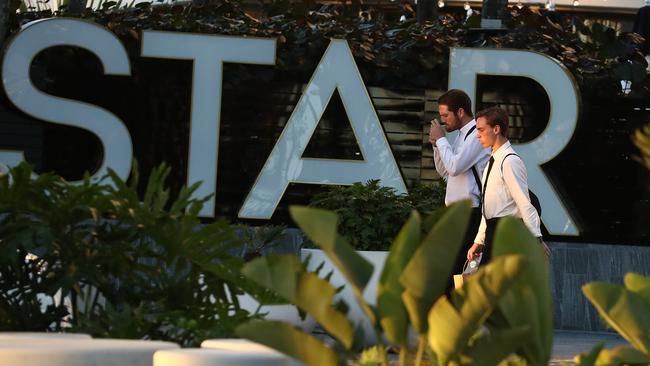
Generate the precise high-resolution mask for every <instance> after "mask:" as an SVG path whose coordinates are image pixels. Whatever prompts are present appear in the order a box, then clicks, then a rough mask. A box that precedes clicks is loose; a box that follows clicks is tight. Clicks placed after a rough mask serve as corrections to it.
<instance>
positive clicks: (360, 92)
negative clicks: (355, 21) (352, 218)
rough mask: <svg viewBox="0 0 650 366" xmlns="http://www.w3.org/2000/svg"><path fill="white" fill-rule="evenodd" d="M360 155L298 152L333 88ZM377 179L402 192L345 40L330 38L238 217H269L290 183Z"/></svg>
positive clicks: (378, 125) (401, 180) (392, 158)
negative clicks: (312, 155)
mask: <svg viewBox="0 0 650 366" xmlns="http://www.w3.org/2000/svg"><path fill="white" fill-rule="evenodd" d="M337 89H338V91H339V94H340V96H341V100H342V102H343V106H344V107H345V111H346V113H347V115H348V118H349V119H350V123H351V125H352V130H353V132H354V135H355V137H356V138H357V143H358V144H359V148H360V149H361V153H362V155H363V157H364V160H359V161H357V160H335V159H310V158H303V157H302V154H303V152H304V151H305V148H306V147H307V144H308V143H309V140H310V138H311V136H312V134H313V133H314V130H315V129H316V125H317V124H318V122H319V121H320V119H321V117H322V115H323V112H324V111H325V108H326V107H327V104H328V103H329V100H330V98H331V97H332V94H334V91H335V90H337ZM369 179H380V180H381V184H382V185H384V186H388V187H393V188H395V190H396V191H397V192H399V193H404V192H406V186H405V185H404V180H403V179H402V175H401V174H400V171H399V168H398V166H397V163H396V162H395V158H394V157H393V153H392V152H391V150H390V146H389V145H388V141H387V140H386V136H385V134H384V131H383V129H382V127H381V124H380V123H379V119H378V118H377V114H376V112H375V109H374V107H373V105H372V102H371V100H370V96H369V95H368V91H367V90H366V87H365V85H364V84H363V80H362V79H361V75H360V74H359V70H358V69H357V65H356V64H355V62H354V58H353V57H352V53H351V52H350V48H349V47H348V44H347V42H346V41H345V40H332V41H331V43H330V44H329V46H328V48H327V50H326V51H325V54H324V55H323V58H322V59H321V60H320V63H319V64H318V66H317V67H316V71H315V72H314V74H313V75H312V78H311V81H310V82H309V84H308V85H307V88H306V89H305V91H304V92H303V94H302V96H301V97H300V101H299V102H298V104H297V105H296V108H295V109H294V111H293V113H292V114H291V117H290V118H289V120H288V121H287V124H286V125H285V127H284V130H283V131H282V134H281V135H280V138H279V139H278V141H277V143H276V145H275V147H274V148H273V150H272V151H271V155H269V157H268V159H267V160H266V163H265V164H264V167H263V168H262V171H261V172H260V174H259V176H258V177H257V180H256V181H255V184H254V185H253V188H252V189H251V191H250V192H249V194H248V197H246V200H245V201H244V204H243V206H242V208H241V210H240V211H239V217H241V218H256V219H268V218H270V217H271V216H272V215H273V212H274V211H275V208H276V207H277V205H278V203H279V202H280V199H281V198H282V196H283V194H284V191H285V190H286V189H287V186H288V185H289V183H292V182H294V183H310V184H353V183H354V182H365V181H367V180H369Z"/></svg>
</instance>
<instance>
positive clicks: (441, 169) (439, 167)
mask: <svg viewBox="0 0 650 366" xmlns="http://www.w3.org/2000/svg"><path fill="white" fill-rule="evenodd" d="M433 163H434V164H435V166H436V171H437V172H438V174H440V176H441V177H443V178H445V179H446V178H447V176H448V175H449V173H447V169H445V164H444V163H443V162H442V159H441V158H440V152H439V151H438V148H437V147H435V146H434V147H433Z"/></svg>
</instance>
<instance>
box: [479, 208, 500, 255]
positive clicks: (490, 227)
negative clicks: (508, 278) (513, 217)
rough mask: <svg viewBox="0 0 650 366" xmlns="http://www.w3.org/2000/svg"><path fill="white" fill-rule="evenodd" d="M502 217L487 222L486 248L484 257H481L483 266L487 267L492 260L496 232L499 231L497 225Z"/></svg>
mask: <svg viewBox="0 0 650 366" xmlns="http://www.w3.org/2000/svg"><path fill="white" fill-rule="evenodd" d="M501 219H502V217H495V218H493V219H488V220H485V223H486V227H485V247H483V257H481V266H483V265H486V264H488V263H489V262H490V259H492V247H493V244H494V232H495V231H496V229H497V224H498V223H499V221H500V220H501Z"/></svg>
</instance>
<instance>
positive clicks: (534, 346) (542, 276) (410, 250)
mask: <svg viewBox="0 0 650 366" xmlns="http://www.w3.org/2000/svg"><path fill="white" fill-rule="evenodd" d="M470 210H471V208H470V205H469V203H468V202H461V203H457V204H454V205H452V206H450V207H448V208H444V209H441V210H439V211H437V212H436V213H435V214H433V215H432V216H431V217H429V218H427V219H425V220H422V219H421V217H420V215H419V214H418V213H417V211H414V212H412V214H411V216H410V217H409V219H408V220H407V221H406V223H405V224H404V226H403V227H402V229H401V230H400V232H399V234H398V235H397V237H396V238H395V240H394V242H393V244H392V246H391V250H390V253H389V255H388V258H387V260H386V264H385V266H384V268H383V270H382V272H381V276H380V279H379V285H378V289H377V301H376V304H370V303H367V302H365V301H364V300H363V296H362V293H363V291H364V289H365V287H366V285H367V283H368V281H369V279H370V276H371V275H372V272H373V268H372V265H371V264H370V263H369V262H367V261H366V260H365V259H363V257H361V256H360V255H359V254H358V253H357V252H356V251H355V250H354V249H353V248H352V247H351V246H350V244H349V242H348V241H347V240H346V238H345V237H343V236H341V235H339V234H338V233H337V229H336V228H337V224H338V222H337V221H338V216H337V214H335V213H334V212H330V211H325V210H321V209H315V208H306V207H296V206H294V207H291V209H290V212H291V215H292V217H293V219H294V220H295V222H296V223H297V225H298V226H299V227H300V229H302V230H303V231H304V232H305V234H306V235H307V236H308V237H309V238H310V239H311V240H312V241H313V242H314V243H316V244H317V245H318V246H319V247H320V248H321V249H322V250H323V251H324V252H325V253H326V254H327V255H328V257H329V258H330V260H331V261H332V262H333V263H334V264H335V265H336V267H337V268H338V270H339V271H340V272H341V273H342V274H343V276H344V277H345V278H346V279H347V283H348V286H350V287H351V288H352V290H353V293H354V295H355V298H356V301H357V302H358V303H359V305H360V306H361V308H362V309H363V310H364V312H365V315H366V316H367V318H368V319H369V321H370V322H371V323H372V324H373V326H374V330H375V332H376V334H375V336H376V340H377V342H378V344H377V345H375V346H374V347H370V348H367V349H364V347H365V343H364V342H363V340H362V334H360V332H359V328H356V329H355V326H354V325H353V324H352V323H351V322H350V321H349V320H348V319H347V318H346V316H345V311H344V310H343V309H345V308H346V306H344V305H343V304H342V302H343V300H337V299H335V296H334V294H335V290H334V288H333V287H332V286H331V285H330V284H328V283H327V282H326V281H324V280H323V279H321V278H319V277H318V276H317V275H315V274H314V273H311V272H308V271H306V270H305V268H304V267H302V266H300V262H299V260H298V258H296V257H295V256H269V257H262V258H258V259H255V260H254V261H252V262H250V263H248V264H246V265H245V266H244V268H243V270H242V272H243V273H244V274H245V275H246V276H247V277H249V278H251V279H253V280H254V281H256V282H258V283H259V284H261V285H263V286H265V287H267V288H269V289H272V290H273V291H275V292H276V293H277V294H278V295H279V296H281V297H283V298H285V299H286V300H288V301H290V302H292V303H294V304H296V305H297V306H298V308H300V309H301V310H303V311H305V312H306V313H308V314H309V315H311V316H312V317H313V318H314V319H315V320H316V321H317V322H318V323H320V325H321V326H322V327H323V328H324V329H325V330H326V331H327V332H328V333H329V334H330V335H331V336H332V338H333V339H334V342H333V345H326V344H325V343H323V342H322V341H321V340H319V339H317V338H315V337H313V336H312V335H309V334H306V333H304V332H302V331H300V330H299V329H296V328H293V327H292V326H290V325H288V324H285V323H282V322H275V321H262V320H253V321H251V322H249V323H246V324H243V325H241V326H239V327H238V328H237V334H238V335H240V336H242V337H245V338H249V339H251V340H254V341H256V342H260V343H263V344H265V345H267V346H270V347H273V348H275V349H277V350H279V351H281V352H283V353H285V354H288V355H290V356H292V357H294V358H296V359H298V360H300V361H302V362H304V363H306V364H308V365H338V364H345V363H349V362H352V363H354V364H357V365H387V364H388V356H387V349H388V347H389V345H394V346H399V349H400V354H399V364H400V365H406V364H409V365H410V364H415V365H423V364H425V362H426V363H427V364H435V365H497V364H499V363H501V362H503V363H504V364H507V363H508V362H510V361H509V360H510V359H509V356H510V355H511V354H517V355H519V357H521V359H523V360H526V361H527V362H529V363H530V364H534V365H542V364H547V363H548V360H549V358H550V350H551V337H552V332H553V331H552V329H553V327H552V321H551V299H550V290H549V288H548V283H547V281H548V273H547V263H546V260H545V257H544V255H543V253H542V250H541V248H540V247H539V245H538V243H537V241H536V240H535V238H534V237H533V236H532V235H531V234H530V232H529V231H528V230H527V229H526V228H525V226H524V225H523V223H521V222H520V220H516V219H504V220H503V221H502V222H501V223H500V224H499V227H498V228H497V232H496V240H495V242H496V244H495V247H494V254H495V257H494V259H493V261H492V262H491V263H490V264H488V265H485V266H483V267H482V268H481V269H480V270H479V272H478V273H477V274H475V275H473V276H471V277H470V278H469V279H468V280H467V281H466V282H465V283H464V285H463V287H462V288H461V289H458V290H455V291H454V292H453V293H452V295H451V298H447V297H446V296H444V294H445V290H446V286H447V283H448V278H449V276H451V271H452V264H453V258H454V256H455V254H456V253H457V252H458V251H459V250H460V248H461V242H462V238H463V236H464V231H465V227H466V225H467V222H468V219H469V215H470ZM423 231H424V232H425V233H426V234H425V235H422V232H423ZM409 329H413V330H414V331H415V333H416V334H417V346H416V347H415V349H413V348H411V347H410V346H411V344H410V342H409ZM359 352H361V354H360V356H359V357H357V356H358V354H359Z"/></svg>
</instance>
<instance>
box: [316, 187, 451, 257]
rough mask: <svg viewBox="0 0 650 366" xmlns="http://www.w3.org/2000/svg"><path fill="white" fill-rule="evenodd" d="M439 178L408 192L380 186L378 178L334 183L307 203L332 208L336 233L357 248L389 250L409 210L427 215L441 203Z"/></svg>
mask: <svg viewBox="0 0 650 366" xmlns="http://www.w3.org/2000/svg"><path fill="white" fill-rule="evenodd" d="M444 195H445V187H444V184H443V183H442V182H441V181H436V182H434V183H433V184H427V185H424V184H421V185H417V186H415V187H414V188H412V189H411V190H410V191H409V193H408V194H397V193H396V192H395V189H393V188H390V187H382V186H380V185H379V181H378V180H376V179H375V180H369V181H368V182H366V183H365V184H361V183H355V184H353V185H351V186H333V187H330V188H329V189H328V190H327V191H325V192H323V193H320V194H317V195H315V196H313V197H312V198H311V200H310V206H312V207H317V208H322V209H327V210H332V211H334V212H336V213H337V214H338V216H339V221H338V227H337V230H338V232H339V233H340V234H341V235H342V236H345V237H346V238H347V239H348V240H349V242H350V244H351V245H352V247H353V248H355V249H357V250H388V248H389V247H390V244H391V240H392V238H394V237H395V236H396V235H397V233H398V232H399V230H400V225H401V223H403V222H405V221H406V219H408V217H409V214H410V212H411V211H412V210H414V209H416V210H417V211H419V212H420V213H421V214H423V215H427V216H428V215H429V214H430V213H432V212H433V211H435V210H436V209H438V208H440V207H442V206H444Z"/></svg>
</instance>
